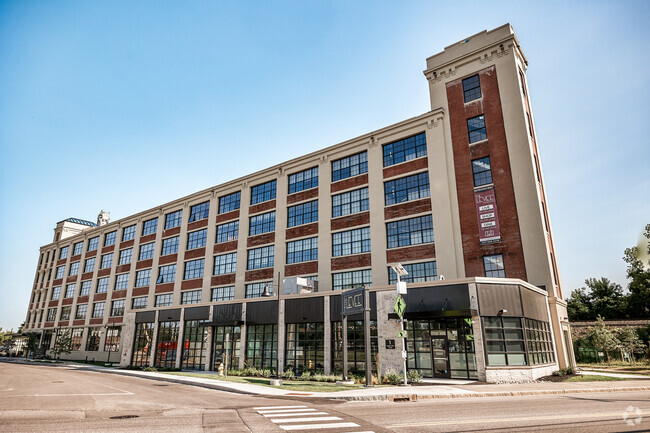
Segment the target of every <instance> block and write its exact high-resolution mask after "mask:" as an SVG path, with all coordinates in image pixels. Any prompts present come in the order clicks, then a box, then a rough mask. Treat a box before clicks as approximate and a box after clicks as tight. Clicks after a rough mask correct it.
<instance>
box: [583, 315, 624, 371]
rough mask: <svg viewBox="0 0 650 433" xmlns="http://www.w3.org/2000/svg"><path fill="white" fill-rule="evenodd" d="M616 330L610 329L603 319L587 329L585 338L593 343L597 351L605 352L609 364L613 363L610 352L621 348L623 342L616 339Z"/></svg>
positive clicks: (599, 318)
mask: <svg viewBox="0 0 650 433" xmlns="http://www.w3.org/2000/svg"><path fill="white" fill-rule="evenodd" d="M617 331H618V330H617V329H616V328H612V329H610V328H608V327H607V325H605V321H604V320H603V318H602V317H600V316H599V317H598V319H596V325H594V326H592V327H590V328H589V329H587V332H586V334H585V336H586V337H587V338H588V339H589V341H591V344H593V346H594V347H595V348H597V349H601V350H603V351H605V355H607V363H608V364H609V363H611V358H610V356H609V352H610V351H612V350H616V349H618V348H620V347H621V342H620V341H619V339H618V338H616V334H615V332H617Z"/></svg>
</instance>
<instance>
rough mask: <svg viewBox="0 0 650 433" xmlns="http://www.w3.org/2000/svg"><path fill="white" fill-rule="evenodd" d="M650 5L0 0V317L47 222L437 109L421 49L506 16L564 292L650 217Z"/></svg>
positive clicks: (16, 293) (134, 205)
mask: <svg viewBox="0 0 650 433" xmlns="http://www.w3.org/2000/svg"><path fill="white" fill-rule="evenodd" d="M649 18H650V2H647V1H645V2H644V1H636V2H635V1H626V2H602V1H588V2H586V1H572V2H566V1H563V2H555V1H544V2H510V1H509V2H499V1H491V2H453V4H452V2H447V3H444V2H432V1H421V2H419V1H400V2H397V1H393V2H387V1H374V2H361V1H358V2H350V1H328V2H317V1H306V2H305V1H286V2H262V1H250V2H235V1H233V2H203V1H191V2H165V1H162V2H161V1H155V2H154V1H138V2H131V1H110V2H100V1H76V0H66V1H56V0H54V1H38V0H34V1H0V236H1V239H2V241H3V244H4V248H2V249H1V250H0V326H1V327H3V328H5V329H7V328H12V327H13V328H17V326H18V325H19V324H20V323H21V322H22V321H23V320H24V318H25V315H26V309H27V303H28V298H29V293H30V290H31V286H32V282H33V278H34V272H35V266H36V262H37V257H38V249H39V247H40V246H41V245H43V244H46V243H48V242H50V241H51V239H52V234H53V232H52V229H53V228H54V225H55V224H56V222H57V221H60V220H62V219H65V218H67V217H78V218H84V219H89V220H95V218H96V216H97V214H98V212H99V210H100V209H105V210H108V211H110V212H111V216H112V219H113V220H116V219H119V218H122V217H124V216H128V215H130V214H133V213H135V212H138V211H142V210H145V209H148V208H151V207H154V206H156V205H159V204H162V203H166V202H168V201H170V200H173V199H176V198H178V197H181V196H183V195H187V194H190V193H192V192H195V191H197V190H200V189H203V188H207V187H209V186H212V185H217V184H219V183H222V182H224V181H227V180H230V179H233V178H236V177H239V176H242V175H245V174H248V173H251V172H254V171H257V170H260V169H263V168H265V167H268V166H270V165H272V164H276V163H279V162H282V161H285V160H288V159H291V158H294V157H297V156H300V155H303V154H306V153H308V152H311V151H315V150H318V149H321V148H323V147H326V146H330V145H332V144H336V143H338V142H341V141H344V140H347V139H350V138H353V137H356V136H358V135H361V134H364V133H367V132H369V131H372V130H374V129H377V128H381V127H383V126H386V125H389V124H392V123H395V122H399V121H401V120H404V119H406V118H409V117H412V116H416V115H419V114H422V113H424V112H426V111H428V110H429V109H430V107H429V100H428V90H427V82H426V80H425V78H424V76H423V75H422V71H423V70H424V69H425V59H426V57H428V56H430V55H432V54H435V53H437V52H439V51H441V50H442V49H443V48H444V47H445V46H447V45H449V44H452V43H454V42H457V41H459V40H461V39H463V38H464V37H467V36H470V35H472V34H475V33H477V32H479V31H481V30H484V29H493V28H495V27H498V26H500V25H502V24H504V23H506V22H510V23H511V24H512V25H513V26H514V28H515V31H516V32H517V34H518V36H519V39H520V41H521V44H522V47H523V50H524V52H525V54H526V55H527V57H528V60H529V63H530V65H529V70H528V84H529V88H530V92H531V101H532V106H533V113H534V116H535V123H536V128H537V136H538V140H539V145H540V153H541V162H542V166H543V170H544V177H545V180H546V188H547V195H548V202H549V211H550V214H551V221H552V225H553V229H554V234H555V242H556V248H557V258H558V262H559V266H560V273H561V277H562V281H563V285H564V291H565V293H566V295H568V294H569V293H570V292H571V290H573V289H575V288H577V287H580V286H581V285H582V284H583V280H584V279H585V278H588V277H601V276H606V277H608V278H610V279H612V280H614V281H616V282H618V283H621V284H625V266H624V265H625V264H624V262H623V261H622V260H621V257H622V255H623V250H624V249H625V248H626V247H629V246H632V245H634V244H636V242H637V240H638V237H639V234H640V233H641V231H642V228H643V226H644V225H645V224H647V223H650V199H649V196H650V181H649V177H648V161H650V146H649V143H648V134H647V132H646V128H647V126H646V125H647V124H648V120H647V119H648V118H649V115H650V112H649V111H650V110H649V108H648V107H649V106H650V105H649V104H648V102H647V101H648V99H649V97H650V91H649V90H650V84H649V82H650V80H649V78H650V76H649V73H648V72H649V69H650V68H649V66H650V65H649V64H650V57H649V56H648V55H647V54H648V50H647V40H648V36H649V33H650V32H649V30H648V29H649V27H648V25H647V23H648V22H649V21H650V20H649Z"/></svg>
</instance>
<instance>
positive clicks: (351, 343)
mask: <svg viewBox="0 0 650 433" xmlns="http://www.w3.org/2000/svg"><path fill="white" fill-rule="evenodd" d="M347 332H348V373H349V374H364V373H365V371H366V346H365V333H364V328H363V320H348V329H347ZM342 348H343V322H332V370H333V371H336V372H339V373H340V372H342V371H343V350H342ZM377 348H378V346H377V321H376V320H371V321H370V353H371V356H372V361H371V362H372V371H373V372H376V371H377V362H376V360H377Z"/></svg>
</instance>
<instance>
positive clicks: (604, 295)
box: [585, 277, 626, 319]
mask: <svg viewBox="0 0 650 433" xmlns="http://www.w3.org/2000/svg"><path fill="white" fill-rule="evenodd" d="M585 284H586V285H587V287H589V288H590V289H591V294H590V297H591V311H592V314H593V315H594V317H598V316H600V317H602V318H603V319H620V318H622V317H625V304H626V302H625V301H626V299H625V296H624V295H623V288H622V287H621V285H620V284H616V283H614V282H611V281H609V280H608V279H607V278H605V277H603V278H601V279H599V280H597V279H595V278H588V279H587V280H585Z"/></svg>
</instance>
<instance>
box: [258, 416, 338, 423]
mask: <svg viewBox="0 0 650 433" xmlns="http://www.w3.org/2000/svg"><path fill="white" fill-rule="evenodd" d="M341 419H343V418H339V417H338V416H317V417H314V418H289V419H286V418H284V419H272V420H270V421H271V422H274V423H276V424H281V423H290V422H312V421H339V420H341Z"/></svg>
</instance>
